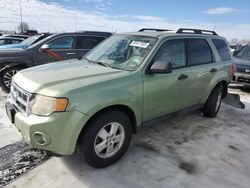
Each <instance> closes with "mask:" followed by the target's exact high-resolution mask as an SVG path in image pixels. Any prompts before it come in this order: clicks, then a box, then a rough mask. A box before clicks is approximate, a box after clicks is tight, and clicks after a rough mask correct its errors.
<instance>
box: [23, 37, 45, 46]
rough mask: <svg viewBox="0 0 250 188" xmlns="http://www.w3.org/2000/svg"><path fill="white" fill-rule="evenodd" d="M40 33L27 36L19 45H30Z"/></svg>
mask: <svg viewBox="0 0 250 188" xmlns="http://www.w3.org/2000/svg"><path fill="white" fill-rule="evenodd" d="M40 36H41V35H35V36H32V37H29V38H27V39H26V40H24V41H23V42H21V43H20V44H21V45H24V46H29V45H31V44H32V43H33V42H35V41H36V40H37V39H38V38H39V37H40Z"/></svg>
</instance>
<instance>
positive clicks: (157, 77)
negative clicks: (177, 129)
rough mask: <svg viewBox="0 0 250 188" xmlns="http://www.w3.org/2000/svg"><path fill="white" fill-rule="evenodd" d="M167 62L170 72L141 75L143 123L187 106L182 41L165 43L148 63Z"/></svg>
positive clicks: (187, 86)
mask: <svg viewBox="0 0 250 188" xmlns="http://www.w3.org/2000/svg"><path fill="white" fill-rule="evenodd" d="M158 60H160V61H161V62H171V63H172V66H173V72H172V73H168V74H153V75H151V74H149V75H147V74H145V75H143V82H144V104H143V105H144V106H143V121H147V120H150V119H152V118H156V117H159V116H162V115H165V114H168V113H171V112H175V111H177V110H180V109H182V108H183V107H187V106H189V105H190V102H189V99H188V97H187V91H188V88H189V85H190V84H192V83H191V80H190V79H189V77H190V75H189V72H187V71H186V69H187V67H186V65H187V57H186V43H185V40H182V39H174V40H168V41H166V42H165V43H163V45H162V46H161V47H160V49H159V50H158V52H157V53H156V55H155V57H154V58H153V60H152V62H155V61H158Z"/></svg>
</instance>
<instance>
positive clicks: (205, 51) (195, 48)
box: [188, 39, 213, 65]
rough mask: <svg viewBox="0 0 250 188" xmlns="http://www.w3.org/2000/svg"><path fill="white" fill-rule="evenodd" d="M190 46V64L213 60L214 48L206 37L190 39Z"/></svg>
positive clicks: (205, 62)
mask: <svg viewBox="0 0 250 188" xmlns="http://www.w3.org/2000/svg"><path fill="white" fill-rule="evenodd" d="M188 47H189V48H188V55H189V61H188V65H201V64H207V63H212V62H213V54H212V50H211V48H210V46H209V44H208V42H207V41H206V40H205V39H189V40H188Z"/></svg>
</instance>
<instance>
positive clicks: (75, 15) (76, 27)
mask: <svg viewBox="0 0 250 188" xmlns="http://www.w3.org/2000/svg"><path fill="white" fill-rule="evenodd" d="M76 24H77V23H76V14H75V32H76V30H77V25H76Z"/></svg>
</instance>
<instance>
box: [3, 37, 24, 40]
mask: <svg viewBox="0 0 250 188" xmlns="http://www.w3.org/2000/svg"><path fill="white" fill-rule="evenodd" d="M0 39H11V40H19V41H23V40H24V38H17V37H6V36H1V37H0Z"/></svg>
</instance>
